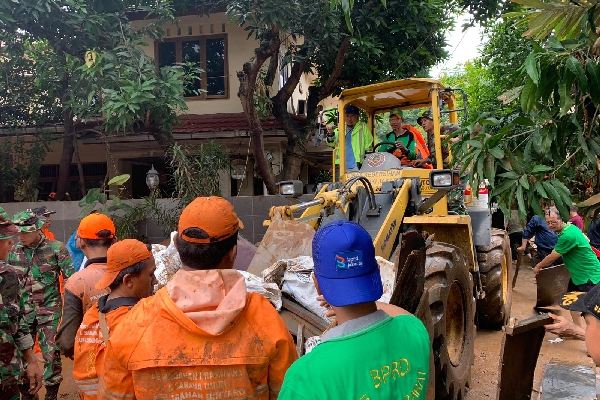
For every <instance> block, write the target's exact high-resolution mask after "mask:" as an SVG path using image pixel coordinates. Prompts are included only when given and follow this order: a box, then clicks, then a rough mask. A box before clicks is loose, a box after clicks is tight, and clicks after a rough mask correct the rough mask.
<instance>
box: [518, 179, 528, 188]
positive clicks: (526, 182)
mask: <svg viewBox="0 0 600 400" xmlns="http://www.w3.org/2000/svg"><path fill="white" fill-rule="evenodd" d="M519 184H520V185H521V186H523V187H524V188H525V189H526V190H529V181H528V180H527V175H522V176H521V177H520V178H519Z"/></svg>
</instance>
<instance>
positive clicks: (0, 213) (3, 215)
mask: <svg viewBox="0 0 600 400" xmlns="http://www.w3.org/2000/svg"><path fill="white" fill-rule="evenodd" d="M0 220H3V221H9V220H10V218H9V217H8V213H7V212H6V211H4V208H2V207H0Z"/></svg>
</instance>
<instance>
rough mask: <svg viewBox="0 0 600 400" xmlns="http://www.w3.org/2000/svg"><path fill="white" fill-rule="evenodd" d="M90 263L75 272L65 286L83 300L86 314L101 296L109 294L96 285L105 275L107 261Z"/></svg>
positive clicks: (91, 261) (90, 261) (92, 261)
mask: <svg viewBox="0 0 600 400" xmlns="http://www.w3.org/2000/svg"><path fill="white" fill-rule="evenodd" d="M88 262H89V263H88V264H87V265H86V266H85V268H84V269H81V270H79V271H77V272H75V273H74V274H73V275H72V276H71V277H70V278H69V280H68V281H67V283H66V285H65V290H67V291H68V292H69V293H71V294H73V295H75V296H76V297H77V298H79V299H80V300H81V304H82V306H83V313H84V314H85V312H86V311H87V310H89V309H90V308H91V307H92V305H94V303H96V302H97V301H98V299H99V298H100V297H101V296H103V295H105V294H107V293H108V289H96V283H97V282H98V281H99V280H100V279H101V278H102V277H103V275H104V270H105V269H106V259H102V260H101V261H99V262H94V260H89V261H88Z"/></svg>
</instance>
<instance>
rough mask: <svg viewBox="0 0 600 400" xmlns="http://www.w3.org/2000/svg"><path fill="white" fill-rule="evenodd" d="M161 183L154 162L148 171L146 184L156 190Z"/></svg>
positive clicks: (152, 190)
mask: <svg viewBox="0 0 600 400" xmlns="http://www.w3.org/2000/svg"><path fill="white" fill-rule="evenodd" d="M159 184H160V177H159V176H158V171H157V170H155V169H154V164H152V168H150V170H149V171H148V172H146V186H148V189H150V191H151V192H154V191H155V190H156V188H158V185H159Z"/></svg>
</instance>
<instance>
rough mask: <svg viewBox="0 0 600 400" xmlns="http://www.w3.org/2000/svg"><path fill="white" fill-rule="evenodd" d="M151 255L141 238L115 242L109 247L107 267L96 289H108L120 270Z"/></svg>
mask: <svg viewBox="0 0 600 400" xmlns="http://www.w3.org/2000/svg"><path fill="white" fill-rule="evenodd" d="M150 257H152V253H151V252H150V250H148V247H146V245H145V244H144V243H142V242H140V241H139V240H135V239H125V240H121V241H120V242H117V243H115V244H113V245H112V246H110V247H109V248H108V252H107V254H106V269H105V270H104V275H103V276H102V279H100V280H99V281H98V283H96V289H98V290H102V289H106V288H107V287H109V286H110V284H111V283H113V282H114V280H115V279H116V278H117V276H118V275H119V272H121V271H123V270H124V269H125V268H128V267H131V266H132V265H135V264H137V263H139V262H140V261H144V260H147V259H149V258H150Z"/></svg>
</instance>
